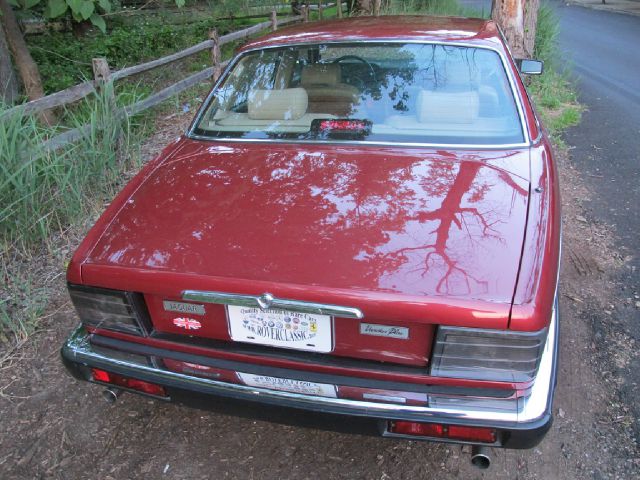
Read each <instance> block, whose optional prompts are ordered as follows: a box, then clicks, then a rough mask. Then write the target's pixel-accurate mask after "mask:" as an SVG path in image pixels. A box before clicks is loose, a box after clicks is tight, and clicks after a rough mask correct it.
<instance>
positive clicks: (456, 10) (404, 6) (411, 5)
mask: <svg viewBox="0 0 640 480" xmlns="http://www.w3.org/2000/svg"><path fill="white" fill-rule="evenodd" d="M386 13H388V14H391V15H410V14H421V15H452V16H461V17H482V18H484V17H488V16H489V14H490V13H491V12H490V11H489V12H484V11H483V10H481V9H476V8H468V7H464V6H462V5H460V4H459V3H458V1H457V0H391V2H390V6H389V8H388V10H387V12H386Z"/></svg>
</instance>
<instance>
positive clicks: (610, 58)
mask: <svg viewBox="0 0 640 480" xmlns="http://www.w3.org/2000/svg"><path fill="white" fill-rule="evenodd" d="M461 3H462V4H463V5H465V6H467V7H470V8H475V9H477V10H478V11H485V12H488V11H490V9H491V0H461ZM551 5H552V6H553V8H554V9H555V10H556V12H557V13H558V16H559V19H560V37H559V44H560V50H561V59H562V61H563V62H564V63H565V65H566V66H567V67H568V68H569V70H570V71H571V72H572V75H573V76H574V77H575V80H576V82H577V85H578V91H579V99H580V102H581V103H582V104H583V105H584V106H585V107H586V109H587V110H586V111H585V113H584V115H583V119H582V122H581V123H580V125H578V126H577V127H574V128H572V129H570V130H569V131H568V132H567V133H566V135H565V139H566V142H567V144H568V145H570V146H571V147H572V150H571V158H572V162H573V164H574V165H576V166H577V168H578V169H579V171H580V173H581V175H582V177H583V180H584V181H585V183H586V185H587V187H588V189H589V190H590V198H589V199H588V200H587V201H585V202H584V206H586V207H587V209H588V211H589V213H590V217H591V218H590V220H592V221H596V222H599V223H603V224H607V225H610V226H611V227H613V233H614V235H615V237H616V238H617V241H618V245H617V247H618V251H619V252H620V253H621V255H622V256H623V257H630V258H629V260H628V263H627V265H626V266H625V267H624V268H623V270H622V271H621V272H619V275H618V276H617V283H618V284H617V297H618V305H616V315H614V319H613V320H612V319H610V318H607V320H606V321H605V320H604V317H603V318H598V319H595V320H594V321H593V325H592V326H593V327H594V329H595V332H596V336H597V337H598V338H600V337H602V338H603V339H604V338H606V337H607V334H611V333H612V332H616V333H620V332H623V333H624V334H625V335H626V336H627V337H629V338H630V339H633V340H634V341H635V342H640V310H639V309H638V308H637V307H636V306H635V303H636V302H637V301H639V300H640V298H638V297H640V48H638V45H640V16H631V15H623V14H618V13H611V12H605V11H601V10H592V9H589V8H584V7H580V6H576V5H567V4H565V3H564V2H561V1H557V0H553V1H552V2H551ZM618 373H619V374H620V376H621V377H623V378H625V379H626V381H625V384H624V385H623V387H622V394H623V396H624V397H625V399H626V401H627V403H628V404H629V406H630V408H632V409H633V410H635V418H637V419H640V402H638V401H637V400H636V399H637V398H638V395H640V357H638V356H636V358H635V359H632V360H631V362H630V364H629V365H628V366H627V368H626V371H623V372H618ZM638 422H640V420H638ZM635 431H636V438H640V423H638V424H636V426H635Z"/></svg>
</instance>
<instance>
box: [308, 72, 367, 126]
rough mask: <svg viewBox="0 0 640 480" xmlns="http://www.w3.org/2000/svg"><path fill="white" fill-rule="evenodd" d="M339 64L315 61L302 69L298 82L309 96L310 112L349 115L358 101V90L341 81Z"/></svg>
mask: <svg viewBox="0 0 640 480" xmlns="http://www.w3.org/2000/svg"><path fill="white" fill-rule="evenodd" d="M341 77H342V74H341V71H340V65H337V64H333V63H317V64H313V65H307V66H306V67H304V68H303V69H302V74H301V78H300V84H301V85H302V87H304V89H305V90H306V91H307V94H308V96H309V108H308V111H309V112H310V113H329V114H333V115H338V116H349V114H350V113H351V112H352V111H353V109H354V106H355V105H356V104H357V102H358V98H359V91H358V89H357V88H356V87H354V86H353V85H348V84H346V83H342V78H341Z"/></svg>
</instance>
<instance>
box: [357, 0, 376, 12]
mask: <svg viewBox="0 0 640 480" xmlns="http://www.w3.org/2000/svg"><path fill="white" fill-rule="evenodd" d="M354 10H355V11H354V12H353V13H355V14H356V15H371V14H372V13H373V0H356V4H355V6H354Z"/></svg>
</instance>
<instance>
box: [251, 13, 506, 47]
mask: <svg viewBox="0 0 640 480" xmlns="http://www.w3.org/2000/svg"><path fill="white" fill-rule="evenodd" d="M365 40H366V41H376V40H378V41H380V40H395V41H397V40H408V41H420V40H423V41H435V42H452V43H468V44H473V45H478V46H491V47H494V48H496V47H497V48H500V47H502V41H501V39H500V33H499V31H498V28H497V26H496V24H495V22H493V21H492V20H485V19H481V18H462V17H436V16H417V15H414V16H390V15H389V16H381V17H370V16H369V17H351V18H345V19H341V20H325V21H318V22H309V23H299V24H296V25H294V26H291V27H285V28H282V29H280V30H277V31H275V32H273V33H271V34H269V35H267V36H264V37H261V38H259V39H257V40H254V41H251V42H249V43H247V44H246V45H244V46H243V47H242V48H241V49H240V51H244V50H250V49H253V48H260V47H269V46H277V45H288V44H300V43H326V42H336V41H338V42H340V41H365Z"/></svg>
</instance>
